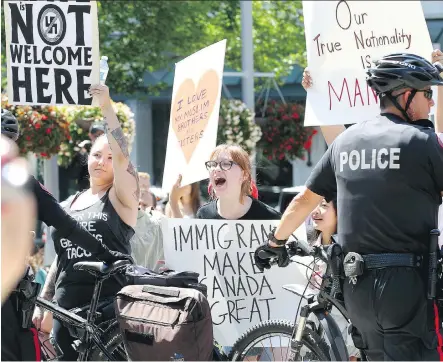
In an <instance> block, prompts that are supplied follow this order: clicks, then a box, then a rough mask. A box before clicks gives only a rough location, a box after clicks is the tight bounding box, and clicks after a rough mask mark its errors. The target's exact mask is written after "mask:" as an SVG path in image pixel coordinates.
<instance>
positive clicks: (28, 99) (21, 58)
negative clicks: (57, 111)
mask: <svg viewBox="0 0 443 362" xmlns="http://www.w3.org/2000/svg"><path fill="white" fill-rule="evenodd" d="M5 24H6V27H5V31H6V54H7V66H8V101H9V103H11V104H28V105H48V104H59V105H60V104H76V105H91V102H92V98H91V97H90V96H89V95H88V93H87V91H88V88H89V87H90V86H91V84H98V82H99V40H98V22H97V2H96V1H63V2H62V1H57V2H53V1H6V2H5Z"/></svg>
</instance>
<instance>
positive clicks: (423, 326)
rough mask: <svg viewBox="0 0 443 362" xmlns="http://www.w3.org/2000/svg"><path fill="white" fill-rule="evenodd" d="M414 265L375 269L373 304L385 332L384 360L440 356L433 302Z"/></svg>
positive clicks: (413, 359)
mask: <svg viewBox="0 0 443 362" xmlns="http://www.w3.org/2000/svg"><path fill="white" fill-rule="evenodd" d="M422 278H423V277H422V276H421V275H420V274H419V272H418V270H417V269H413V268H386V269H381V270H379V271H378V272H377V284H376V286H377V291H378V292H377V294H376V298H375V307H376V310H377V317H378V323H379V324H380V325H381V327H382V329H383V333H384V346H383V349H384V359H385V360H393V361H398V360H404V361H405V360H406V361H407V360H409V361H419V360H423V359H425V360H439V359H440V356H439V353H438V351H437V334H436V333H435V319H434V314H433V310H432V309H433V308H432V307H433V306H432V303H431V302H429V301H428V300H427V299H426V290H425V287H424V283H423V279H422Z"/></svg>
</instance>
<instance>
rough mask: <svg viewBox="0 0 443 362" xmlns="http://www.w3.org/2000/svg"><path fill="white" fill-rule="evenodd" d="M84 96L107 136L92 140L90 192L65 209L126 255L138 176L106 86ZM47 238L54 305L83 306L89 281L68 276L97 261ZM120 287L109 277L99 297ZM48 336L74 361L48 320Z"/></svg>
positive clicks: (61, 329)
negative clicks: (94, 105)
mask: <svg viewBox="0 0 443 362" xmlns="http://www.w3.org/2000/svg"><path fill="white" fill-rule="evenodd" d="M90 94H91V96H93V97H96V100H97V101H98V102H99V104H100V107H101V109H102V112H103V116H104V118H105V119H106V121H107V124H106V128H107V132H106V135H102V136H100V137H98V138H97V139H96V140H95V142H94V145H93V146H92V148H91V153H90V155H89V158H88V170H89V175H90V188H89V189H88V190H85V191H83V192H80V193H78V194H77V195H76V196H75V197H74V199H73V201H71V202H70V203H69V205H68V206H67V207H66V210H67V212H68V213H69V214H70V215H71V216H72V217H73V218H75V219H77V220H78V221H79V222H81V224H82V225H84V226H85V228H86V229H87V230H88V231H90V232H91V233H93V235H94V236H95V238H96V239H97V240H99V241H102V242H103V243H104V244H106V245H107V246H108V247H109V248H110V249H111V250H117V251H119V252H121V253H124V254H130V252H131V247H130V244H129V241H130V239H131V237H132V236H133V235H134V229H133V227H134V226H135V225H136V222H137V213H138V203H139V194H140V191H139V183H138V174H137V171H136V170H135V167H134V166H133V165H132V163H131V162H130V160H129V150H128V143H127V140H126V138H125V136H124V134H123V131H122V129H121V127H120V123H119V121H118V119H117V115H116V113H115V111H114V109H113V107H112V104H111V99H110V97H109V89H108V87H107V86H105V85H95V86H92V87H91V88H90ZM53 239H54V245H55V250H56V252H57V258H56V260H55V261H54V263H55V265H56V270H57V277H56V278H57V280H56V284H55V299H56V301H57V304H58V305H60V306H61V307H63V308H66V309H71V308H75V307H80V306H82V305H86V304H88V303H89V302H90V301H91V297H92V294H93V290H94V285H95V278H94V277H93V276H92V275H91V274H89V273H88V272H84V271H74V268H73V266H74V264H75V263H77V262H80V261H85V260H88V261H91V260H97V259H96V258H94V256H93V255H92V254H91V253H90V252H88V251H87V250H85V249H83V248H81V247H79V246H78V245H76V244H77V243H78V241H77V240H68V239H65V238H62V237H60V235H59V233H58V232H57V231H55V233H54V234H53ZM51 269H53V267H51ZM49 274H51V272H50V273H49ZM49 283H54V278H49V276H48V278H47V282H46V283H45V289H52V288H51V287H50V286H49V285H47V284H49ZM123 285H124V281H123V280H122V279H121V276H113V277H110V278H109V279H107V280H106V281H105V282H104V283H103V287H102V291H101V297H102V298H107V297H110V296H114V295H115V294H116V293H117V292H118V291H119V290H120V289H121V288H122V287H123ZM37 319H41V313H40V314H38V312H36V313H35V318H34V320H35V323H36V324H38V321H37ZM53 331H54V337H55V340H56V342H57V344H58V345H59V347H60V348H61V350H62V351H63V360H68V361H74V360H76V359H77V355H78V354H77V352H75V350H74V349H73V348H72V343H73V338H72V337H71V335H70V333H69V331H68V329H67V328H66V327H65V326H64V325H63V324H62V323H61V322H60V321H59V320H57V319H54V328H53Z"/></svg>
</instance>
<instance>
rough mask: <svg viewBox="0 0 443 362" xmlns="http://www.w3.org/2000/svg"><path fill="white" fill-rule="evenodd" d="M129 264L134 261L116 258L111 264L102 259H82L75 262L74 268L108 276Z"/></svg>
mask: <svg viewBox="0 0 443 362" xmlns="http://www.w3.org/2000/svg"><path fill="white" fill-rule="evenodd" d="M127 265H132V263H131V262H130V261H129V260H116V261H114V262H113V263H110V264H105V263H103V262H101V261H80V262H78V263H75V264H74V270H83V271H87V272H89V273H91V274H94V275H101V276H107V275H110V274H113V273H115V272H117V271H118V270H119V269H121V268H123V267H125V266H127Z"/></svg>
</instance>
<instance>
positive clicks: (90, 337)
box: [35, 278, 117, 361]
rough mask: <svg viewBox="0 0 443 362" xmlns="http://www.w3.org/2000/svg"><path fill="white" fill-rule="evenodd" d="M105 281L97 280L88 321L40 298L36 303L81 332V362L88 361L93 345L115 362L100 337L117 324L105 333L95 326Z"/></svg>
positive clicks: (79, 358)
mask: <svg viewBox="0 0 443 362" xmlns="http://www.w3.org/2000/svg"><path fill="white" fill-rule="evenodd" d="M104 280H105V278H96V283H95V287H94V293H93V295H92V299H91V304H90V307H89V311H88V312H87V317H86V319H84V318H82V317H80V316H78V315H77V314H75V313H73V312H71V311H69V310H66V309H64V308H61V307H59V306H58V305H56V304H54V303H52V302H50V301H47V300H45V299H42V298H40V297H37V300H36V302H35V304H36V305H38V306H39V307H42V308H43V309H46V310H48V311H50V312H51V313H52V314H53V315H54V317H57V318H58V319H60V320H61V321H62V322H64V323H66V324H69V325H70V326H72V327H74V328H76V330H77V332H79V333H78V334H79V337H80V343H79V344H78V345H77V347H79V351H78V352H79V357H78V360H79V361H86V360H87V359H88V357H89V352H90V350H91V344H94V345H95V346H97V347H98V348H99V349H100V350H101V351H102V352H103V354H104V355H105V356H106V357H107V358H108V359H109V361H115V359H114V357H112V355H111V354H110V353H109V352H108V351H107V350H106V346H105V345H104V344H103V342H102V340H101V338H100V336H101V335H104V334H105V333H106V332H107V331H108V330H109V329H110V328H111V327H113V326H114V325H115V324H116V323H117V322H114V323H111V324H110V326H109V327H108V328H107V329H105V330H104V331H102V330H101V328H100V327H99V326H97V325H95V324H94V323H95V320H96V318H97V315H96V312H97V306H98V301H99V296H100V291H101V288H102V284H103V281H104Z"/></svg>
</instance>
